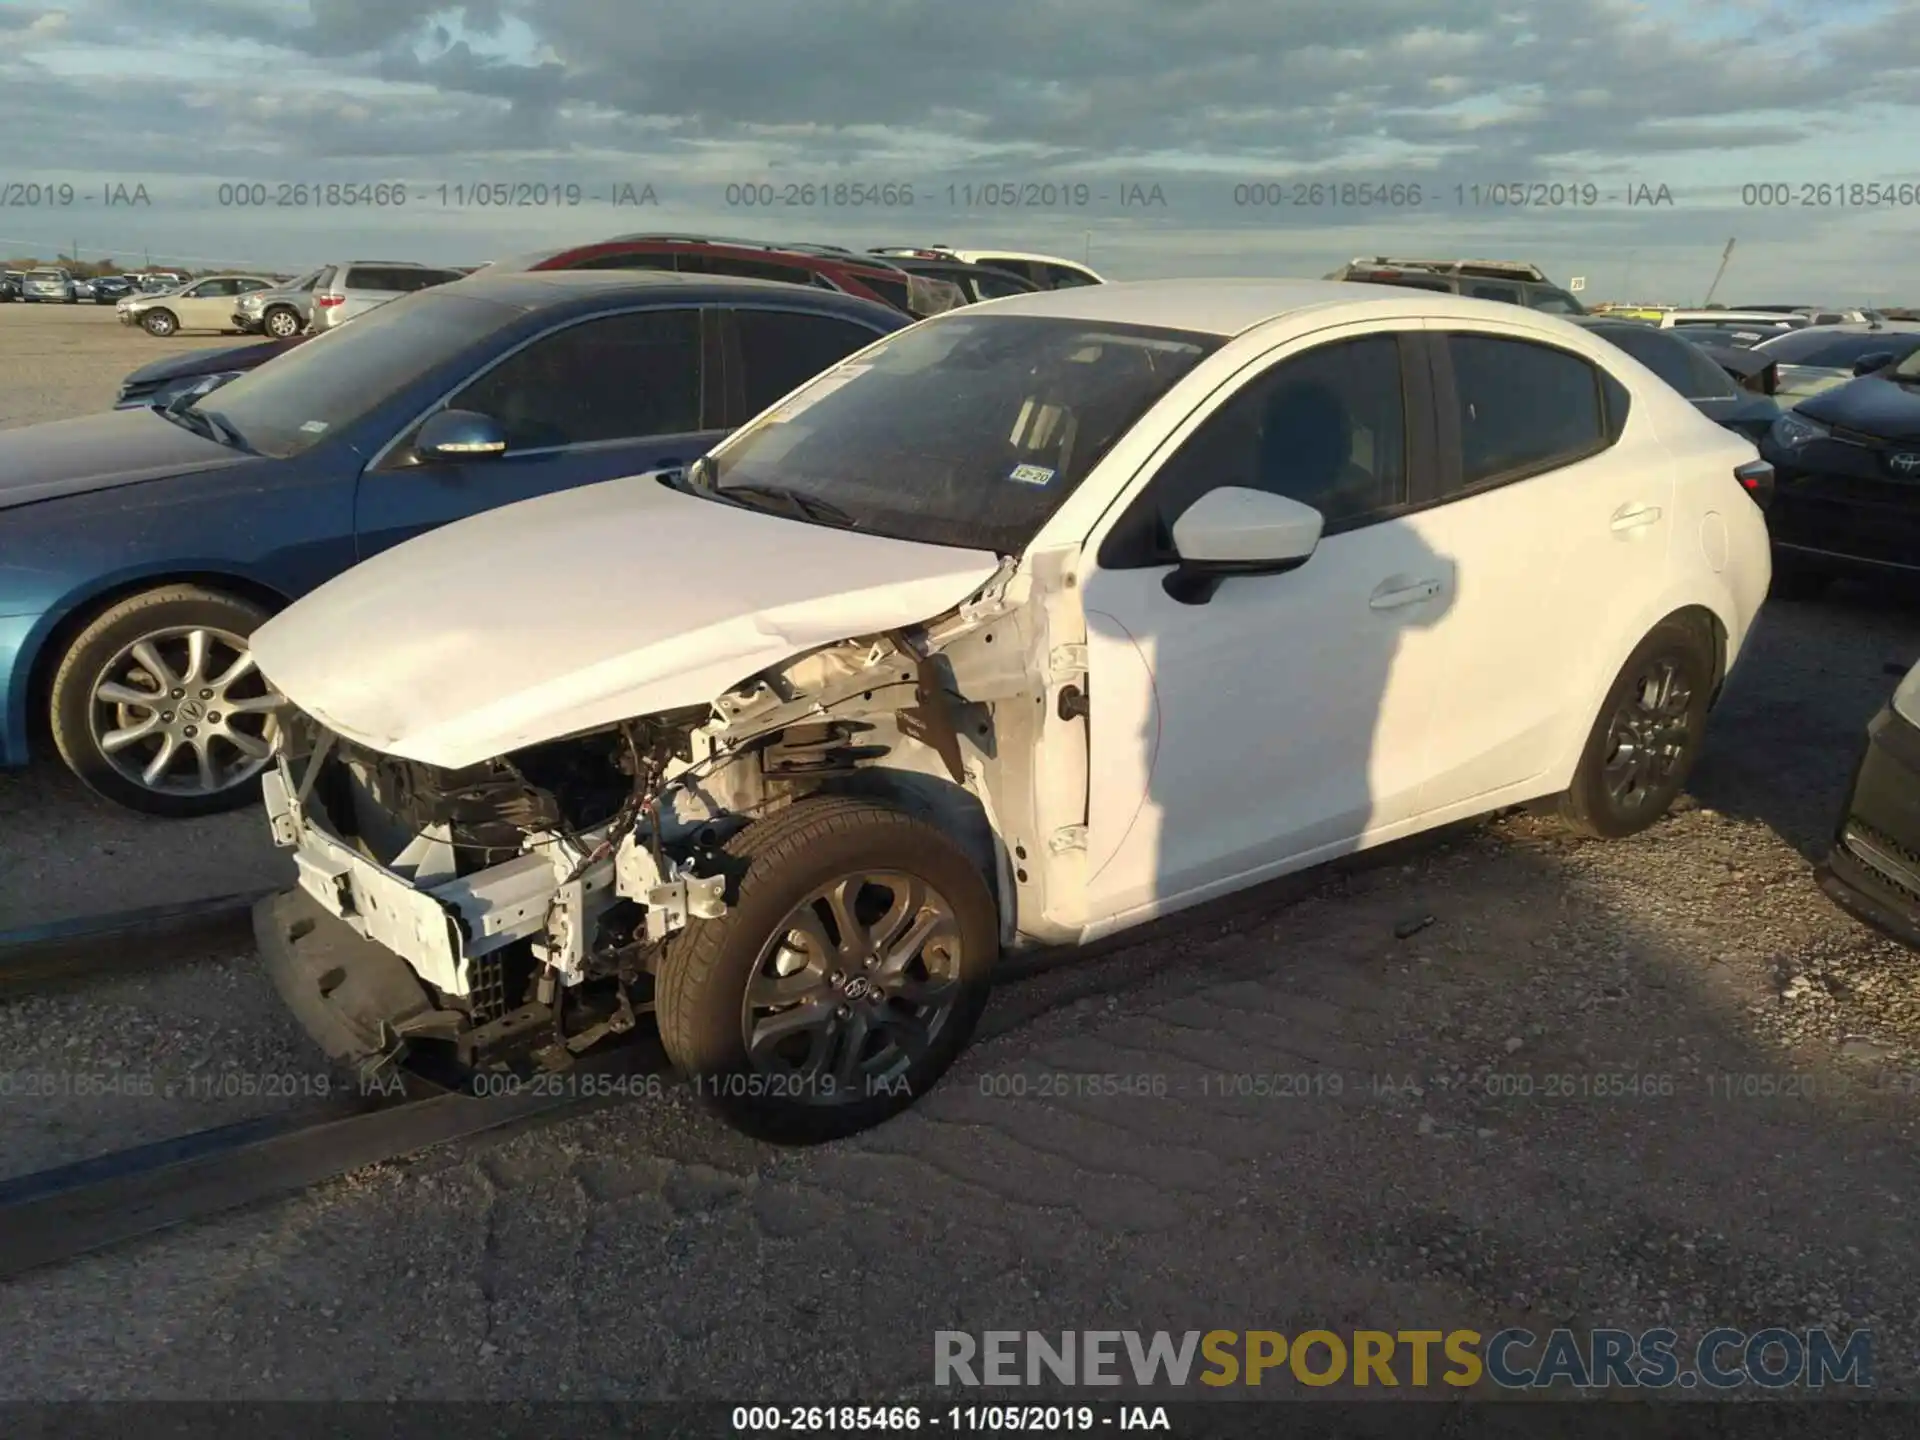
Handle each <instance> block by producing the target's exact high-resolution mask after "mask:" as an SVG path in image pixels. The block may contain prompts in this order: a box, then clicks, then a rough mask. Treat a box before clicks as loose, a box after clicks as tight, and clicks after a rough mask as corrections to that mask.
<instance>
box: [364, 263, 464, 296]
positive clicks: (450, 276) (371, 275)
mask: <svg viewBox="0 0 1920 1440" xmlns="http://www.w3.org/2000/svg"><path fill="white" fill-rule="evenodd" d="M458 278H459V277H458V276H457V275H456V274H455V273H454V272H453V271H451V270H416V269H413V268H411V267H402V266H386V265H355V266H354V267H353V268H352V269H351V270H350V271H349V272H348V273H347V283H346V288H347V289H349V290H383V291H393V292H395V293H398V294H402V295H410V294H412V293H413V292H414V291H415V290H424V289H426V288H427V287H428V286H430V285H440V284H444V283H445V282H446V281H448V280H455V279H458Z"/></svg>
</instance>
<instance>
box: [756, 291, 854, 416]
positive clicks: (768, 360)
mask: <svg viewBox="0 0 1920 1440" xmlns="http://www.w3.org/2000/svg"><path fill="white" fill-rule="evenodd" d="M733 317H734V329H735V333H736V334H737V335H738V337H739V341H740V352H739V353H740V364H741V368H742V370H743V371H744V372H745V373H744V376H743V389H744V392H745V395H746V406H747V408H746V414H745V416H743V417H742V418H749V417H751V416H754V415H758V414H759V413H760V412H761V411H762V410H764V409H766V408H767V407H768V406H769V405H771V404H773V402H774V401H776V400H778V399H779V398H780V397H781V396H782V395H785V394H786V393H787V392H788V391H790V390H797V389H799V388H800V387H801V386H802V385H804V384H805V383H806V382H807V381H809V380H811V379H812V378H813V377H814V376H816V375H818V374H819V373H820V372H821V371H822V370H825V369H826V368H827V367H828V366H829V365H834V364H837V363H838V362H840V361H842V360H844V359H846V358H847V356H849V355H851V354H853V353H854V352H855V351H856V350H864V349H865V348H866V347H867V346H869V345H871V344H872V343H873V342H874V341H875V340H877V339H879V338H880V337H879V334H878V333H877V332H876V331H873V330H870V329H868V328H867V327H866V326H865V325H856V324H854V323H853V322H852V321H851V320H837V319H834V318H833V317H832V316H828V315H798V314H795V313H793V312H792V311H787V310H744V309H743V310H736V311H734V312H733Z"/></svg>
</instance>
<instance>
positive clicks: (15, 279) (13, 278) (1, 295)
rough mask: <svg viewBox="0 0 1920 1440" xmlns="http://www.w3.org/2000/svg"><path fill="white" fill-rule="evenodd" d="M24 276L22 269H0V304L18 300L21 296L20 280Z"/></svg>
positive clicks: (23, 278)
mask: <svg viewBox="0 0 1920 1440" xmlns="http://www.w3.org/2000/svg"><path fill="white" fill-rule="evenodd" d="M26 278H27V277H26V272H25V271H23V270H5V271H0V304H11V303H14V302H16V301H18V300H19V299H20V298H21V297H20V285H21V282H22V281H23V280H25V279H26Z"/></svg>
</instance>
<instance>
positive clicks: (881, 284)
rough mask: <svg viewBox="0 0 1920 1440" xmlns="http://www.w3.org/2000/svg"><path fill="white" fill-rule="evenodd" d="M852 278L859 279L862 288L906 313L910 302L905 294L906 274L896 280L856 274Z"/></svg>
mask: <svg viewBox="0 0 1920 1440" xmlns="http://www.w3.org/2000/svg"><path fill="white" fill-rule="evenodd" d="M854 278H855V279H856V280H858V281H859V283H860V286H861V288H862V289H865V290H871V291H872V292H873V293H874V294H875V295H878V296H879V297H880V298H881V299H882V300H884V301H886V302H887V304H889V305H891V306H892V307H893V308H894V309H896V310H898V311H901V312H902V313H908V305H909V303H910V302H909V299H908V295H907V277H906V276H904V275H902V276H901V277H900V278H899V279H898V280H894V279H891V278H888V279H881V278H880V277H878V276H875V275H866V274H857V275H855V276H854Z"/></svg>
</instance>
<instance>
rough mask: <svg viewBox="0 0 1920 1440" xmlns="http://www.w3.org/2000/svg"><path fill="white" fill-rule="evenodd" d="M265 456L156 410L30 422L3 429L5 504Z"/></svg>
mask: <svg viewBox="0 0 1920 1440" xmlns="http://www.w3.org/2000/svg"><path fill="white" fill-rule="evenodd" d="M258 461H259V457H258V456H255V455H247V454H244V453H242V452H240V451H238V450H231V449H229V448H228V447H226V446H225V445H221V444H219V443H218V442H216V441H213V440H208V439H206V438H205V437H204V436H200V435H196V434H194V433H193V432H192V431H191V430H189V429H187V428H186V427H185V426H184V425H176V424H174V423H173V422H172V421H171V420H163V419H161V418H160V417H159V416H158V415H156V414H154V413H153V411H152V410H151V409H139V410H109V411H107V412H106V413H105V414H104V415H87V416H83V417H82V418H80V419H78V420H54V421H51V422H49V423H47V424H45V425H23V426H21V427H20V428H19V429H17V430H0V510H5V509H10V508H11V507H13V506H16V505H31V504H33V503H34V502H35V501H37V500H52V499H55V498H57V497H58V496H62V495H83V494H86V493H87V492H89V491H93V490H112V489H115V488H117V487H119V486H122V485H137V484H140V483H141V482H142V481H146V480H163V479H167V478H170V477H172V476H175V475H188V474H194V473H197V472H201V471H206V470H219V469H223V468H226V467H228V466H234V465H246V464H252V463H258Z"/></svg>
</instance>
